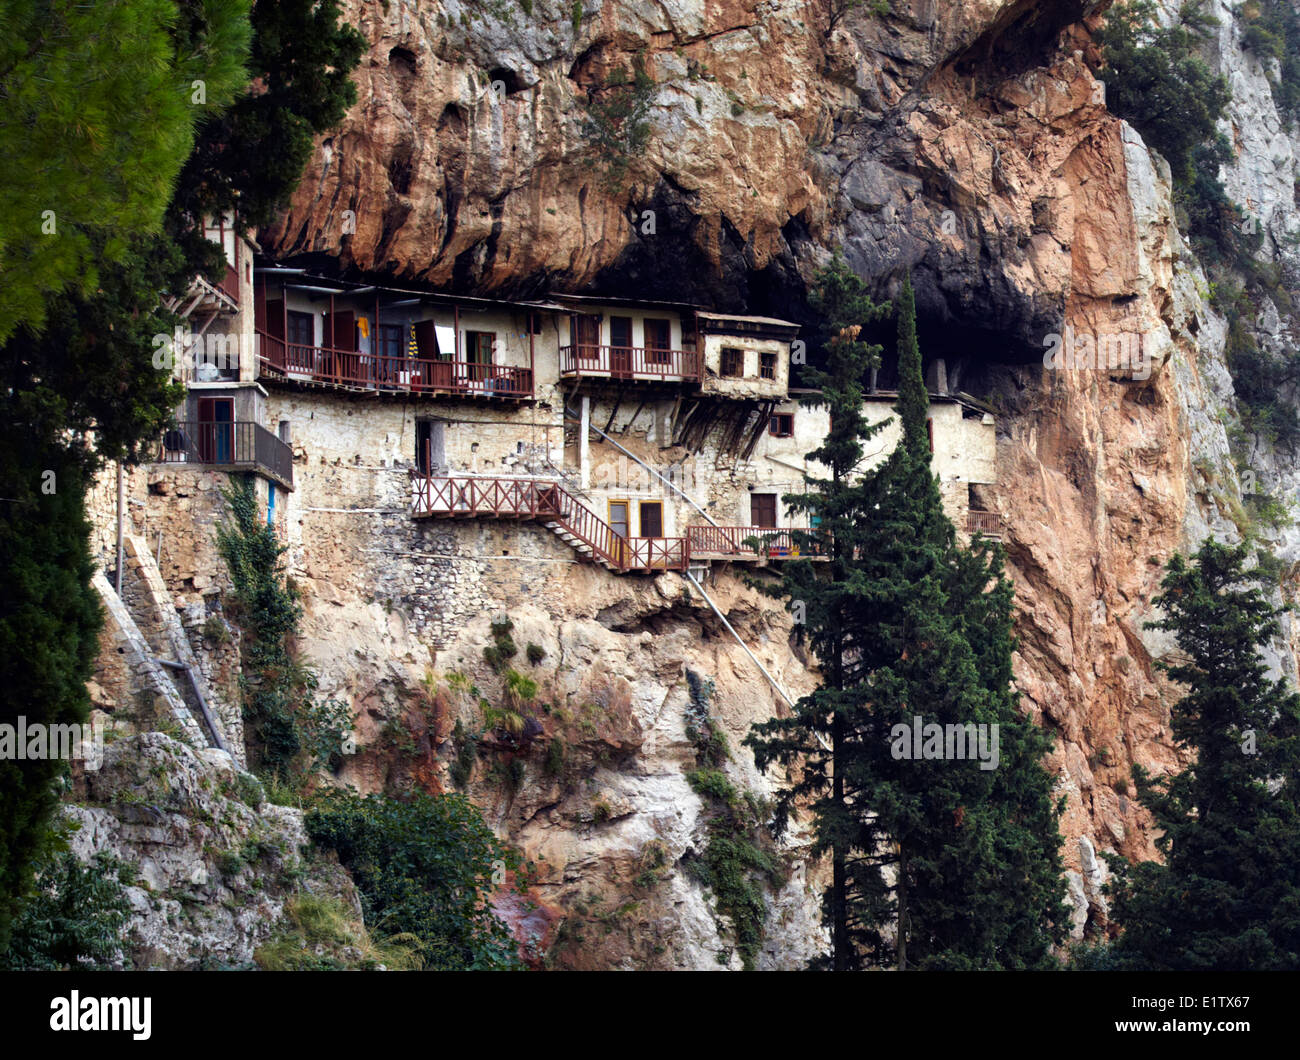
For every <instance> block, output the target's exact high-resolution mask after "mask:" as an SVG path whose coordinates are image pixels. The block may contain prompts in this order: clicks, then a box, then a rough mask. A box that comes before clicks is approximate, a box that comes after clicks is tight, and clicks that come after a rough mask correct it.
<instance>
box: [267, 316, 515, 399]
mask: <svg viewBox="0 0 1300 1060" xmlns="http://www.w3.org/2000/svg"><path fill="white" fill-rule="evenodd" d="M257 339H258V351H257V361H258V369H259V375H262V376H269V377H270V378H273V379H283V380H285V381H286V382H296V383H302V384H307V385H315V386H327V387H334V388H337V389H342V390H351V391H358V392H367V391H368V392H372V393H383V392H394V393H414V394H429V395H436V394H449V395H454V396H459V397H471V398H503V399H508V400H514V401H523V400H527V399H529V398H531V397H532V396H533V372H532V369H530V368H520V367H516V366H514V365H508V364H480V363H478V362H475V361H451V360H443V359H442V358H423V357H390V356H385V355H383V354H374V353H363V352H360V351H358V350H340V349H331V348H329V347H326V346H304V345H300V344H297V343H290V342H285V341H284V340H283V339H278V338H276V337H275V336H273V335H269V334H267V333H266V332H264V331H261V330H260V329H259V330H258V332H257Z"/></svg>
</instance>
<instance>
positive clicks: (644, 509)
mask: <svg viewBox="0 0 1300 1060" xmlns="http://www.w3.org/2000/svg"><path fill="white" fill-rule="evenodd" d="M641 536H642V537H663V536H664V506H663V504H661V503H660V502H659V501H642V502H641Z"/></svg>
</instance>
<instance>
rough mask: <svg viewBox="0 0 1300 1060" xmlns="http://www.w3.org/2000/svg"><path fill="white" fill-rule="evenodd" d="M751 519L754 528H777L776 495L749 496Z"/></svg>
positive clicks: (759, 494) (760, 494)
mask: <svg viewBox="0 0 1300 1060" xmlns="http://www.w3.org/2000/svg"><path fill="white" fill-rule="evenodd" d="M749 518H750V522H751V524H752V525H754V526H762V527H775V526H776V494H775V493H751V494H750V495H749Z"/></svg>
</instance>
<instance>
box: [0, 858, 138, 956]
mask: <svg viewBox="0 0 1300 1060" xmlns="http://www.w3.org/2000/svg"><path fill="white" fill-rule="evenodd" d="M37 873H38V877H37V883H36V891H35V893H34V894H32V895H31V896H30V897H29V898H28V899H27V900H26V902H25V903H24V904H23V905H22V906H21V908H20V909H19V912H18V915H17V916H16V917H15V918H14V921H13V930H12V934H11V936H10V939H9V945H8V947H7V949H5V950H4V951H0V968H4V969H9V970H24V971H58V970H61V969H67V968H73V969H78V970H82V969H84V970H101V969H105V968H110V967H112V964H113V962H114V960H115V959H116V958H118V957H119V955H120V950H121V932H122V927H123V925H124V924H125V923H126V918H127V914H128V913H129V912H130V905H129V904H128V902H127V899H126V895H125V893H124V891H123V887H124V886H126V885H129V884H130V883H131V882H133V878H134V872H133V869H132V868H131V867H130V866H127V865H125V864H124V863H123V862H121V861H119V860H118V859H116V858H114V857H112V856H110V855H108V854H102V853H101V854H97V855H95V858H94V860H93V861H92V862H91V863H90V864H86V863H84V862H82V861H80V860H78V858H77V857H76V856H75V855H74V854H72V853H71V852H70V851H63V852H60V853H56V854H51V855H48V856H46V857H45V858H43V859H42V860H41V861H40V862H39V863H38V864H37Z"/></svg>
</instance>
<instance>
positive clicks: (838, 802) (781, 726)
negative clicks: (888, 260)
mask: <svg viewBox="0 0 1300 1060" xmlns="http://www.w3.org/2000/svg"><path fill="white" fill-rule="evenodd" d="M811 300H812V304H813V307H814V308H815V309H816V310H817V311H818V312H819V313H820V314H821V317H822V320H823V322H824V325H825V329H826V333H827V334H828V336H829V338H828V340H827V342H826V343H825V347H824V349H825V368H824V369H811V368H810V369H808V370H807V373H806V378H807V379H808V381H809V382H810V383H811V384H812V385H813V387H815V388H817V391H818V392H817V393H815V394H813V395H810V396H809V397H807V398H805V399H804V401H805V404H807V405H810V406H814V407H816V406H824V407H826V408H828V410H829V412H830V420H831V423H830V430H829V432H828V433H827V435H826V437H825V439H824V440H823V441H822V443H821V445H819V446H818V447H817V448H816V449H814V450H813V451H812V452H811V453H809V454H808V456H809V459H811V460H815V461H817V462H818V463H820V464H821V465H822V466H824V467H825V468H826V469H827V477H816V476H809V477H808V479H807V482H806V486H807V489H806V492H804V493H800V494H791V495H789V496H787V497H785V498H784V499H785V503H786V506H787V508H788V509H789V510H790V511H792V512H802V513H806V514H807V515H808V516H809V517H810V522H811V523H812V525H814V526H816V527H817V531H816V532H815V533H799V532H797V531H795V532H792V533H793V534H794V536H795V538H796V541H795V543H796V544H798V545H799V546H800V548H801V551H803V552H804V553H805V554H807V553H808V552H809V551H811V550H812V549H820V550H821V551H822V552H823V553H824V555H825V557H826V558H825V562H824V563H816V564H814V563H813V562H812V561H811V560H807V559H800V560H792V561H790V562H789V563H787V564H786V565H785V568H784V571H783V576H782V581H781V584H780V585H779V587H777V588H775V589H771V588H765V591H768V592H770V593H771V595H773V596H777V597H783V598H784V599H786V601H787V608H788V609H789V610H791V611H792V612H793V613H794V615H795V619H796V623H797V625H796V634H797V635H798V636H800V637H802V638H804V639H806V640H807V642H808V644H809V646H810V647H811V649H812V650H813V652H814V653H815V654H816V656H817V658H818V659H819V660H820V662H821V666H822V673H823V681H822V685H821V687H820V688H818V689H816V690H815V691H814V692H812V693H811V694H810V695H807V696H804V697H803V698H802V699H800V700H799V702H798V703H796V704H795V706H794V710H793V712H792V714H791V716H790V717H788V718H774V719H771V720H770V721H767V722H764V723H760V724H758V725H756V726H754V729H753V731H752V732H751V734H750V736H749V737H748V738H747V739H746V743H747V744H748V745H749V746H750V747H752V748H753V750H754V759H755V761H756V762H757V764H758V767H759V769H766V768H768V767H769V766H770V765H774V764H775V765H780V766H782V767H784V769H785V774H786V777H787V780H788V781H789V783H788V784H787V786H786V787H785V788H784V789H783V790H782V791H781V793H780V795H779V796H778V799H777V805H776V821H775V828H776V831H777V832H780V831H782V830H783V829H784V828H785V826H786V825H787V823H788V821H789V818H790V817H791V815H792V814H793V812H794V809H795V807H796V805H803V804H804V803H810V804H811V809H812V814H813V819H814V824H813V827H814V835H815V838H814V848H815V851H816V852H817V853H818V854H829V855H830V859H831V876H832V879H831V885H830V887H829V888H828V890H827V892H826V894H825V896H824V898H823V913H824V916H825V918H826V921H827V923H828V924H829V926H830V931H831V946H832V950H831V955H830V960H829V965H830V967H833V968H834V969H836V970H848V969H854V968H859V967H861V966H862V955H863V953H864V952H866V951H868V950H870V949H871V948H872V946H873V945H875V944H876V943H877V941H878V940H877V938H876V929H875V925H874V924H871V923H868V922H866V921H864V920H863V919H862V917H861V916H859V915H856V914H855V913H854V912H853V910H854V909H856V908H857V907H859V906H860V905H861V904H862V900H863V898H862V895H861V893H860V892H861V889H862V887H863V886H870V885H872V884H874V882H875V881H874V879H869V878H868V879H864V878H861V877H860V875H859V862H858V860H857V852H859V851H861V850H862V849H863V848H864V847H865V846H869V845H870V844H871V843H872V842H873V841H874V839H873V835H872V833H871V832H870V819H869V817H867V816H866V815H864V814H863V813H861V812H860V808H859V807H858V806H857V805H856V800H857V792H856V789H855V787H854V785H853V782H852V780H851V776H850V772H849V769H848V764H847V763H848V758H849V756H850V754H852V753H853V745H854V741H855V738H856V737H855V734H856V733H857V731H858V730H859V729H860V728H861V727H862V724H863V719H862V717H861V712H862V703H863V701H864V698H865V696H864V690H863V688H862V687H861V685H862V682H861V678H860V676H857V675H856V673H855V666H854V658H855V655H856V651H857V649H856V646H855V636H856V629H857V623H856V622H855V621H854V619H853V616H855V615H857V614H860V613H861V612H862V611H863V610H864V609H865V608H867V607H869V600H867V599H865V598H864V595H863V594H864V591H865V589H866V587H865V586H863V585H862V584H860V583H859V582H858V581H857V580H856V579H855V577H854V573H855V570H856V568H857V565H858V563H859V562H860V561H861V557H862V555H863V554H864V553H866V552H868V551H869V550H870V548H871V547H872V545H873V541H872V515H871V511H870V505H871V503H872V495H871V492H870V489H869V481H870V475H869V474H864V473H863V469H862V466H861V465H862V462H863V456H864V449H863V443H864V442H865V441H866V440H868V439H869V438H871V437H872V436H873V435H874V434H876V433H877V432H878V431H879V430H880V429H881V425H877V426H874V427H872V426H869V425H868V423H867V420H866V417H865V415H864V414H863V395H864V393H865V387H864V384H863V378H864V376H867V375H868V374H869V373H870V372H871V370H872V369H873V368H874V367H876V366H877V365H878V363H879V360H878V358H879V354H880V347H879V346H874V345H871V344H869V343H867V342H865V341H864V340H863V339H862V338H861V330H862V328H863V326H864V325H866V324H868V323H870V322H872V321H873V320H876V319H878V318H879V317H880V316H882V315H883V313H884V312H885V310H886V309H887V307H881V306H877V305H875V303H874V302H873V301H872V300H871V298H870V297H869V296H868V294H867V293H866V290H865V287H864V285H863V283H862V281H861V280H860V279H859V278H858V277H857V276H856V275H854V273H853V272H852V271H851V270H850V269H849V268H848V266H847V265H846V264H845V262H844V259H843V258H842V257H841V256H840V255H839V254H836V255H835V257H834V259H833V260H832V261H831V263H830V264H829V265H828V266H827V267H826V268H825V269H823V270H822V271H821V272H820V273H819V274H818V276H817V281H816V286H815V287H814V289H813V292H812V299H811ZM818 568H820V570H819V569H818ZM760 587H762V586H761V585H760Z"/></svg>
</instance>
